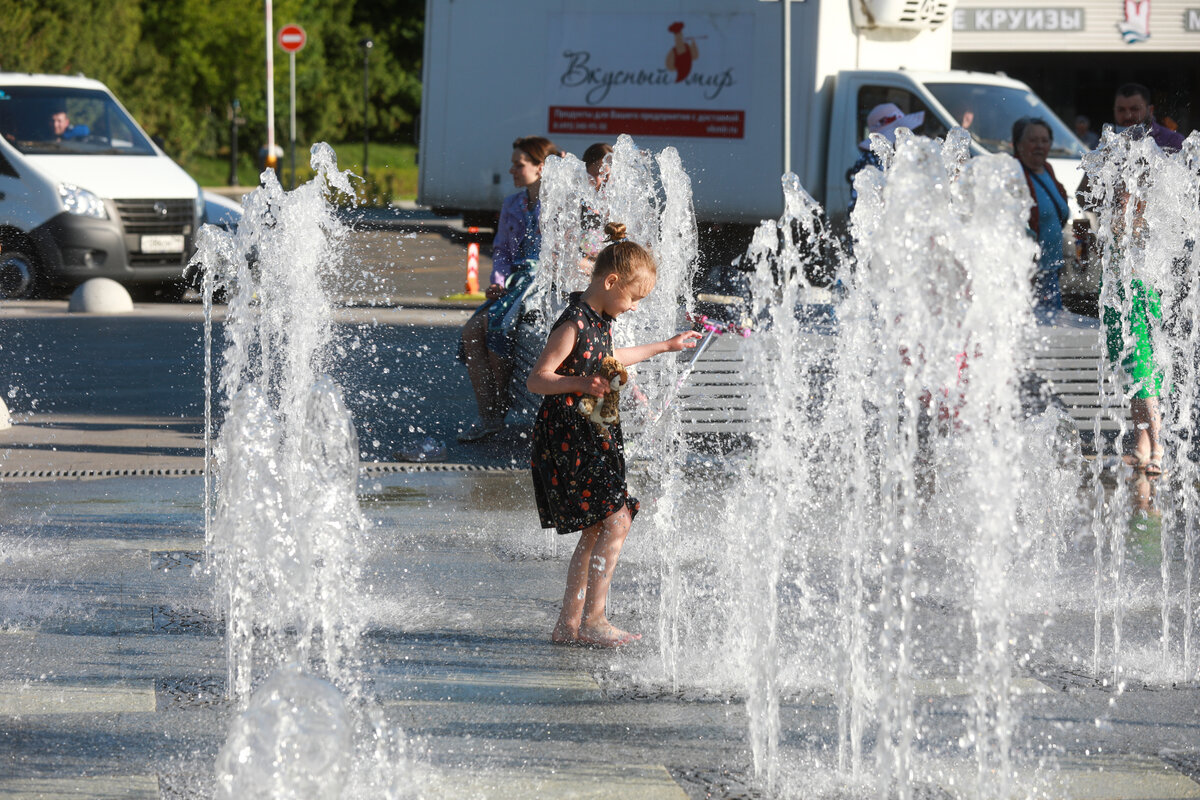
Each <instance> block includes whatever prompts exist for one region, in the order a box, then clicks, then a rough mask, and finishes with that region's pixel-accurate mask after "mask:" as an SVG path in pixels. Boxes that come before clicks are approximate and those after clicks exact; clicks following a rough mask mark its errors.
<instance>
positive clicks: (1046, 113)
mask: <svg viewBox="0 0 1200 800" xmlns="http://www.w3.org/2000/svg"><path fill="white" fill-rule="evenodd" d="M926 85H927V86H928V87H929V91H930V92H932V93H933V96H934V97H936V98H937V101H938V102H939V103H941V104H942V105H943V106H945V108H946V110H947V111H949V112H950V113H951V115H953V116H954V120H955V122H957V123H958V124H959V125H961V126H962V127H964V128H966V129H967V131H968V132H969V133H970V134H971V138H972V139H974V140H975V141H976V142H978V143H979V145H980V146H981V147H983V148H984V149H985V150H987V151H988V152H991V153H1009V154H1011V153H1012V151H1013V147H1012V126H1013V123H1014V122H1016V121H1017V120H1019V119H1020V118H1021V117H1041V118H1042V119H1044V120H1045V121H1046V123H1047V124H1048V125H1049V126H1050V131H1051V133H1052V134H1053V136H1054V144H1053V146H1052V147H1051V148H1050V157H1051V158H1079V157H1080V156H1082V155H1083V154H1084V153H1085V152H1087V148H1085V147H1084V146H1083V143H1082V142H1080V141H1079V139H1078V137H1076V136H1075V134H1074V132H1072V131H1071V130H1070V129H1069V128H1068V127H1067V126H1066V125H1064V124H1063V121H1062V120H1060V119H1059V118H1058V117H1057V116H1056V115H1055V114H1054V112H1053V111H1051V110H1050V108H1049V107H1048V106H1047V105H1046V104H1045V103H1043V102H1042V100H1041V98H1040V97H1038V96H1037V95H1036V94H1033V93H1032V92H1027V91H1025V90H1024V89H1017V88H1014V87H1011V86H989V85H987V84H973V83H930V84H926Z"/></svg>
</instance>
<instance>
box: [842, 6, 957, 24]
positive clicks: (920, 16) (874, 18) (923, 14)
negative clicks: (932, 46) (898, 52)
mask: <svg viewBox="0 0 1200 800" xmlns="http://www.w3.org/2000/svg"><path fill="white" fill-rule="evenodd" d="M850 6H851V8H853V9H854V24H855V26H857V27H858V28H859V29H860V30H875V29H878V28H903V29H907V30H933V29H934V28H936V27H938V26H939V25H941V24H942V23H943V22H945V21H946V20H948V19H949V18H950V14H951V12H952V11H954V0H850Z"/></svg>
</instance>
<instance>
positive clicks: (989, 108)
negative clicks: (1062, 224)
mask: <svg viewBox="0 0 1200 800" xmlns="http://www.w3.org/2000/svg"><path fill="white" fill-rule="evenodd" d="M880 103H895V104H896V105H897V106H899V107H900V108H901V109H902V110H904V111H905V112H906V113H910V114H911V113H914V112H917V111H923V112H925V121H924V123H923V124H922V125H921V127H920V128H919V129H917V130H916V131H915V133H918V134H920V135H922V136H928V137H930V138H934V137H937V138H944V137H945V136H946V133H947V132H948V131H949V130H950V128H952V127H954V126H956V125H958V126H961V127H963V128H965V129H966V130H967V132H968V133H970V134H971V151H972V154H973V155H981V154H984V153H1007V154H1009V155H1011V154H1012V152H1013V147H1012V125H1013V122H1015V121H1016V120H1018V119H1020V118H1021V117H1041V118H1042V119H1044V120H1046V122H1047V124H1049V125H1050V129H1051V132H1052V133H1053V135H1054V145H1053V149H1052V150H1051V153H1050V159H1049V160H1050V164H1051V166H1052V167H1053V168H1054V172H1055V175H1056V176H1057V177H1058V179H1059V181H1060V182H1061V183H1062V184H1063V185H1064V186H1065V187H1067V189H1068V191H1073V190H1074V189H1075V187H1076V186H1078V185H1079V181H1080V179H1081V178H1082V177H1083V176H1082V173H1081V172H1080V158H1082V156H1083V154H1084V152H1086V151H1085V148H1084V146H1083V143H1082V142H1080V141H1079V139H1078V138H1077V137H1076V136H1075V133H1074V132H1073V131H1072V130H1070V129H1069V128H1068V127H1067V126H1066V124H1064V123H1063V122H1062V120H1060V119H1059V118H1058V117H1057V116H1056V115H1055V114H1054V112H1053V111H1052V110H1050V108H1048V107H1047V106H1046V104H1045V103H1043V102H1042V100H1041V98H1039V97H1038V96H1037V95H1036V94H1034V93H1033V91H1032V90H1031V89H1030V88H1029V87H1028V86H1026V85H1025V84H1024V83H1021V82H1020V81H1016V80H1013V79H1011V78H1006V77H1004V76H1002V75H991V74H987V73H979V72H962V71H947V72H908V71H905V70H899V71H855V70H849V71H843V72H840V73H838V76H837V89H836V91H835V92H834V101H833V113H832V114H831V115H830V126H831V129H830V136H829V153H828V159H827V162H826V163H827V164H828V165H829V169H828V171H827V173H826V175H825V186H824V190H825V191H824V194H825V202H826V208H827V209H828V211H829V213H830V214H831V215H833V216H836V214H837V212H838V211H839V210H841V212H842V215H843V216H844V214H845V209H846V207H847V205H848V204H849V202H850V184H849V183H848V182H847V180H846V170H847V169H849V168H850V166H851V165H853V164H854V162H855V161H856V160H857V159H858V154H859V152H860V151H859V149H858V143H859V142H861V141H863V140H864V139H866V138H867V119H866V118H867V113H868V112H869V111H870V110H871V109H872V108H874V107H875V106H877V105H879V104H880ZM851 125H853V126H854V127H853V128H852V129H851V128H850V126H851ZM1071 204H1072V212H1073V213H1072V216H1078V215H1079V209H1078V207H1077V206H1076V205H1075V200H1074V197H1072V198H1071Z"/></svg>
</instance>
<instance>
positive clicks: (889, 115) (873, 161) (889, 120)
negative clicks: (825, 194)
mask: <svg viewBox="0 0 1200 800" xmlns="http://www.w3.org/2000/svg"><path fill="white" fill-rule="evenodd" d="M924 121H925V112H924V111H917V112H914V113H912V114H905V113H904V112H903V111H902V110H901V109H900V106H898V105H896V104H895V103H880V104H879V105H877V106H875V107H874V108H872V109H871V113H870V114H867V130H868V131H869V133H878V134H879V135H880V136H882V137H883V138H885V139H887V140H888V141H889V142H891V144H892V145H893V146H895V144H896V131H897V130H898V129H899V128H908V129H909V130H912V131H915V130H916V129H917V128H919V127H921V123H923V122H924ZM858 149H859V150H861V151H862V155H860V156H859V157H858V161H855V162H854V166H852V167H850V169H848V170H847V171H846V180H848V181H849V182H850V208H849V209H848V210H849V211H853V210H854V204H855V203H856V202H858V193H857V192H856V191H854V176H855V175H857V174H858V173H859V172H860V171H862V170H863V169H864V168H866V167H868V166H871V167H875V168H876V169H882V168H883V165H882V164H880V163H879V158H878V157H877V156H876V155H875V154H874V153H872V152H871V137H870V136H869V135H868V136H867V138H866V139H863V140H862V141H861V142H859V143H858Z"/></svg>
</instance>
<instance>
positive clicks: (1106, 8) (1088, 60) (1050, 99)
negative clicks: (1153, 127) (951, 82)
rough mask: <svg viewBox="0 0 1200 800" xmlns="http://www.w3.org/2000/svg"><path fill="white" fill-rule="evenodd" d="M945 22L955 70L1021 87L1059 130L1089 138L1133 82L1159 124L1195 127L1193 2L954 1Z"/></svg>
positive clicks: (1199, 69) (1197, 1) (1199, 91)
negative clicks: (1149, 97) (1144, 92)
mask: <svg viewBox="0 0 1200 800" xmlns="http://www.w3.org/2000/svg"><path fill="white" fill-rule="evenodd" d="M951 25H952V26H953V35H952V43H953V44H952V47H953V56H952V65H953V66H954V68H955V69H969V70H979V71H982V72H1003V73H1005V74H1007V75H1009V76H1011V77H1014V78H1017V79H1019V80H1022V81H1024V82H1025V83H1028V84H1029V85H1030V86H1031V87H1032V88H1033V89H1034V91H1036V92H1037V93H1038V94H1039V95H1040V96H1041V97H1042V99H1043V100H1045V101H1046V102H1047V103H1048V104H1049V105H1050V107H1051V108H1053V109H1054V110H1055V112H1056V113H1057V114H1058V115H1059V116H1060V117H1062V119H1063V120H1064V121H1065V122H1067V124H1068V125H1070V124H1071V123H1072V121H1073V120H1074V118H1075V116H1076V115H1078V114H1083V115H1086V116H1087V117H1089V118H1090V119H1091V122H1092V129H1093V130H1095V131H1099V130H1100V126H1101V125H1102V124H1103V123H1106V122H1112V104H1113V94H1114V90H1115V89H1116V87H1118V86H1120V85H1121V84H1124V83H1129V82H1136V83H1141V84H1144V85H1146V86H1147V87H1149V88H1150V89H1151V91H1152V92H1153V93H1154V107H1155V115H1156V116H1157V117H1158V119H1159V121H1160V122H1163V123H1164V124H1167V125H1169V126H1172V127H1176V128H1177V129H1178V130H1180V131H1181V132H1182V133H1184V134H1187V133H1188V132H1189V131H1191V130H1193V129H1195V128H1200V0H959V2H958V4H957V6H956V7H955V9H954V11H953V14H952V18H951Z"/></svg>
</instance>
